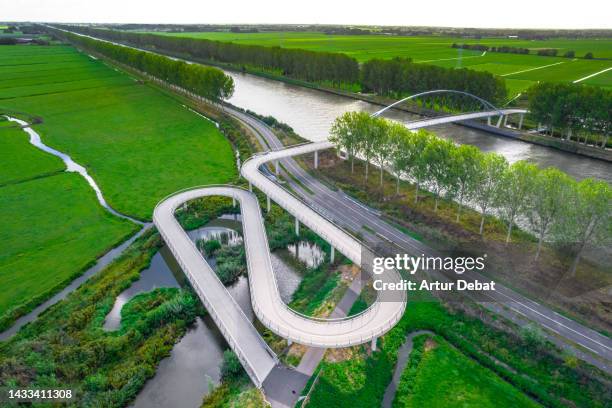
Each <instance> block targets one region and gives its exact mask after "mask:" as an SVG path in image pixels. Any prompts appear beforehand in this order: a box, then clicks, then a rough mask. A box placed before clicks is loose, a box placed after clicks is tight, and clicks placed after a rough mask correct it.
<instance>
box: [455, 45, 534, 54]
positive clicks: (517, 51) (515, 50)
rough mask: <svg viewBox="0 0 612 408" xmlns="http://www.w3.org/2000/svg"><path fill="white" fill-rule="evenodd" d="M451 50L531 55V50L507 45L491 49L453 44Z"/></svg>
mask: <svg viewBox="0 0 612 408" xmlns="http://www.w3.org/2000/svg"><path fill="white" fill-rule="evenodd" d="M451 48H461V49H464V50H475V51H491V52H503V53H507V54H529V48H521V47H509V46H507V45H500V46H499V47H489V46H488V45H484V44H457V43H453V45H451Z"/></svg>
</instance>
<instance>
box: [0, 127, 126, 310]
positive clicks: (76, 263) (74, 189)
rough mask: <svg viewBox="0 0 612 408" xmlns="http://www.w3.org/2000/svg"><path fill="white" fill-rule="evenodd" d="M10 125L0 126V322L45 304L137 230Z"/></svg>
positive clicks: (83, 183)
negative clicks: (38, 302) (20, 309)
mask: <svg viewBox="0 0 612 408" xmlns="http://www.w3.org/2000/svg"><path fill="white" fill-rule="evenodd" d="M8 123H9V122H6V121H2V122H0V151H2V153H3V155H2V161H1V162H0V225H2V228H0V242H2V251H0V287H1V288H2V292H0V320H3V319H5V318H6V317H7V316H8V315H9V313H10V311H11V310H14V309H15V308H18V307H25V306H26V305H28V303H29V302H33V301H35V300H36V298H37V297H46V296H45V295H46V294H48V293H49V292H50V291H52V290H54V289H55V288H57V287H58V285H61V284H62V283H63V282H64V281H66V280H67V279H70V278H71V277H72V276H73V275H74V274H76V273H78V272H79V271H80V270H82V268H84V267H85V266H86V265H87V264H89V263H90V262H91V261H93V260H94V259H95V258H96V257H98V256H99V255H101V254H102V253H103V252H105V251H106V250H107V249H109V248H110V247H112V246H113V245H115V244H116V243H117V242H118V241H120V240H121V239H122V237H124V236H126V235H127V234H130V233H132V232H133V231H135V229H136V228H137V227H136V225H135V224H133V223H130V222H128V221H125V220H122V219H119V218H117V217H114V216H112V215H110V214H109V213H108V212H107V211H106V210H104V209H103V208H102V207H101V206H100V205H99V204H98V201H97V199H96V197H95V193H94V192H93V190H92V189H91V187H89V185H88V184H87V183H86V182H85V180H84V179H83V178H82V177H81V176H80V175H78V174H76V173H63V170H64V169H65V166H64V164H63V163H62V161H61V160H60V159H58V158H56V157H54V156H52V155H50V154H48V153H44V152H42V151H41V150H38V149H36V148H35V147H33V146H32V145H30V144H29V143H28V141H27V140H28V137H27V135H26V133H25V132H24V131H23V130H21V129H19V128H15V127H9V126H7V125H8ZM7 183H11V184H7ZM34 303H36V302H34ZM20 314H21V313H20Z"/></svg>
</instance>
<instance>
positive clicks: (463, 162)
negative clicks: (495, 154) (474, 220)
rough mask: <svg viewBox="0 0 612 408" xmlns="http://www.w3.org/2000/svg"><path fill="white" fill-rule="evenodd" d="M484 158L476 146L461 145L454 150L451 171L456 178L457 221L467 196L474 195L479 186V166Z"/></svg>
mask: <svg viewBox="0 0 612 408" xmlns="http://www.w3.org/2000/svg"><path fill="white" fill-rule="evenodd" d="M482 160H483V154H482V152H481V151H480V149H478V148H477V147H475V146H470V145H460V146H459V147H458V148H456V149H455V150H454V151H453V154H452V158H451V166H450V168H449V172H451V173H453V175H454V176H453V179H454V180H455V186H454V189H455V193H454V196H455V197H456V198H457V200H458V202H457V204H458V205H457V222H459V217H460V216H461V210H462V208H463V203H464V202H465V199H466V198H469V197H471V196H472V195H473V193H474V190H475V189H476V188H477V187H478V185H477V184H476V181H477V179H478V177H477V173H478V166H479V165H480V163H481V162H482Z"/></svg>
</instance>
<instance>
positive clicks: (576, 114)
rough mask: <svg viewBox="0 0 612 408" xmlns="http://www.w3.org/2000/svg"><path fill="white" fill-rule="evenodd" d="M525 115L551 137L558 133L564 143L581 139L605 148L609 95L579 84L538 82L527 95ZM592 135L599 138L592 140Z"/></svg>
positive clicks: (611, 126)
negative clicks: (555, 132) (527, 108)
mask: <svg viewBox="0 0 612 408" xmlns="http://www.w3.org/2000/svg"><path fill="white" fill-rule="evenodd" d="M527 94H528V99H529V112H530V115H531V117H532V118H533V119H534V120H535V121H536V122H540V123H543V124H546V125H547V127H548V130H549V131H550V134H551V135H552V134H553V132H554V130H555V128H556V129H558V130H559V131H560V133H561V135H562V137H564V138H565V140H572V137H575V141H576V142H580V141H581V139H583V143H585V144H586V143H587V142H588V141H589V140H591V141H592V143H594V144H596V143H597V141H596V140H599V141H600V147H602V148H605V147H606V145H607V143H608V137H609V134H610V131H611V130H612V119H611V117H612V91H610V90H608V89H604V88H599V87H592V86H585V85H580V84H569V83H568V84H565V83H556V82H540V83H538V84H535V85H533V86H532V87H530V88H529V90H528V91H527ZM595 135H599V137H598V138H597V139H596V138H594V136H595Z"/></svg>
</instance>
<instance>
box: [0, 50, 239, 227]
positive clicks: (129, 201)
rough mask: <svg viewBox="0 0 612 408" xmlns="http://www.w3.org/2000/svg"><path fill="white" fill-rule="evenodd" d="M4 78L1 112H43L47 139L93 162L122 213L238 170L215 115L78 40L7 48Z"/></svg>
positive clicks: (2, 59) (145, 212) (142, 211)
mask: <svg viewBox="0 0 612 408" xmlns="http://www.w3.org/2000/svg"><path fill="white" fill-rule="evenodd" d="M0 78H1V79H0V112H1V111H2V109H3V108H4V109H7V110H9V111H17V112H23V113H24V114H28V115H34V116H38V117H41V118H42V120H43V123H41V124H39V125H36V126H35V128H36V130H37V131H38V132H39V133H40V134H41V136H42V138H43V141H44V142H45V143H46V144H48V145H50V146H51V147H53V148H55V149H57V150H60V151H63V152H66V153H68V154H70V155H71V156H72V158H73V159H74V160H75V161H76V162H77V163H80V164H82V165H84V166H85V167H87V168H88V171H89V172H90V174H91V175H92V177H93V178H94V179H95V180H96V181H97V183H98V184H99V186H100V188H101V189H102V191H103V192H104V195H105V198H106V199H107V201H108V202H109V204H110V205H111V206H112V207H114V208H115V209H116V210H118V211H120V212H123V213H126V214H129V215H133V216H136V217H139V218H142V219H150V217H151V212H152V209H153V207H154V206H155V204H156V203H157V202H158V201H159V200H160V199H161V198H162V197H164V196H165V195H167V194H169V193H172V192H174V191H176V190H179V189H181V188H184V187H189V186H193V185H198V184H209V183H224V182H227V181H229V180H231V179H232V178H233V177H234V176H235V175H236V170H235V166H234V162H233V153H232V149H231V146H230V144H229V142H228V141H227V140H226V139H225V138H224V137H223V136H222V135H221V133H220V132H219V131H218V130H217V128H216V127H215V125H214V124H213V123H212V122H209V121H207V120H205V119H203V118H202V117H200V116H199V115H196V114H195V113H193V112H191V111H189V110H188V109H187V108H185V107H183V106H181V105H180V104H179V103H178V102H177V101H176V100H174V99H172V98H171V97H169V96H167V95H165V94H163V93H161V92H159V91H157V90H155V89H153V88H151V87H149V86H147V85H145V84H143V83H141V82H139V81H137V80H136V79H134V78H132V77H130V76H128V75H126V74H123V73H120V72H117V71H115V70H114V69H112V68H110V67H109V66H107V65H106V64H104V63H102V62H101V61H99V60H96V59H94V58H92V57H89V56H87V55H85V54H82V53H79V52H78V51H77V50H75V49H74V48H72V47H69V46H3V47H0ZM213 152H214V154H211V153H213Z"/></svg>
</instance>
